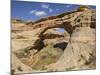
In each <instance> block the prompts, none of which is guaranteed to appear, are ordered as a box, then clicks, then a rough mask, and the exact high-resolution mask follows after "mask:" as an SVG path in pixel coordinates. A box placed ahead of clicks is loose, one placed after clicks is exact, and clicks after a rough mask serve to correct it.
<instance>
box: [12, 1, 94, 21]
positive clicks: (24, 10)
mask: <svg viewBox="0 0 100 75" xmlns="http://www.w3.org/2000/svg"><path fill="white" fill-rule="evenodd" d="M79 6H80V5H73V4H57V3H41V2H25V1H15V0H12V5H11V13H12V14H11V18H12V19H14V18H19V19H22V20H32V21H35V20H38V19H40V18H42V17H46V16H51V15H57V14H60V13H63V12H67V11H72V10H74V9H76V8H78V7H79ZM90 7H91V8H93V9H96V8H95V6H90Z"/></svg>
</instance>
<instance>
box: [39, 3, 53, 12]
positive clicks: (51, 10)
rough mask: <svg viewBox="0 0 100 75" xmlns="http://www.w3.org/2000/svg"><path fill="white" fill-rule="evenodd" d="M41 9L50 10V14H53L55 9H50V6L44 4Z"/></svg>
mask: <svg viewBox="0 0 100 75" xmlns="http://www.w3.org/2000/svg"><path fill="white" fill-rule="evenodd" d="M41 7H42V8H44V9H48V10H49V12H53V9H52V8H50V5H49V4H42V5H41Z"/></svg>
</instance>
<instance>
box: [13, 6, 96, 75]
mask: <svg viewBox="0 0 100 75" xmlns="http://www.w3.org/2000/svg"><path fill="white" fill-rule="evenodd" d="M59 29H64V30H65V31H64V32H59V31H58V30H59ZM95 35H96V11H95V10H93V9H91V8H89V7H88V6H80V7H79V8H78V9H76V10H74V11H71V12H65V13H62V14H59V15H55V16H50V17H46V18H42V19H40V20H37V21H35V22H22V21H20V20H12V71H13V72H14V73H15V74H17V73H24V72H25V73H30V72H47V71H69V70H84V69H95V68H96V46H95V45H96V37H95Z"/></svg>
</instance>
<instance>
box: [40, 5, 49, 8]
mask: <svg viewBox="0 0 100 75" xmlns="http://www.w3.org/2000/svg"><path fill="white" fill-rule="evenodd" d="M41 7H42V8H46V9H48V8H49V5H48V4H42V5H41Z"/></svg>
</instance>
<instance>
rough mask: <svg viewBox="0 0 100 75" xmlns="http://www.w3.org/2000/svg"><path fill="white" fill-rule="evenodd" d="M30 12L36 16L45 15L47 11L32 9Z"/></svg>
mask: <svg viewBox="0 0 100 75" xmlns="http://www.w3.org/2000/svg"><path fill="white" fill-rule="evenodd" d="M30 14H34V15H35V16H45V15H47V13H46V12H45V11H37V10H31V11H30Z"/></svg>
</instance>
